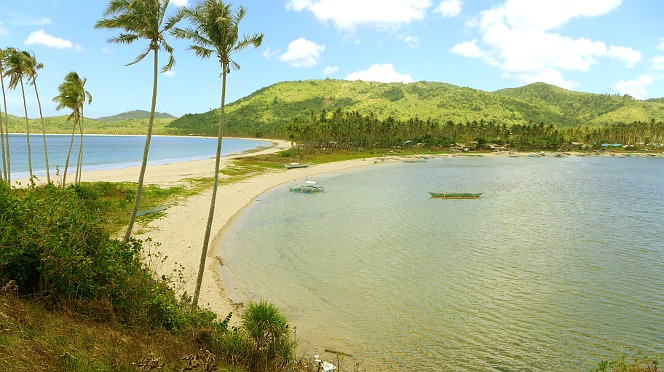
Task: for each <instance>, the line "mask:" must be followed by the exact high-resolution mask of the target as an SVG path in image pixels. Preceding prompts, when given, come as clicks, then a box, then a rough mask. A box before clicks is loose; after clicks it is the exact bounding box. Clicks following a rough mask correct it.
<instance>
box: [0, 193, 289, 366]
mask: <svg viewBox="0 0 664 372" xmlns="http://www.w3.org/2000/svg"><path fill="white" fill-rule="evenodd" d="M105 187H106V188H109V187H111V188H112V187H113V186H112V185H108V184H106V185H105ZM97 189H98V188H95V187H93V186H86V185H82V186H72V187H69V188H66V189H60V188H57V187H55V186H54V185H46V186H40V187H30V188H27V189H10V188H9V187H8V186H7V184H6V183H4V182H0V287H4V286H5V285H6V283H12V286H14V287H16V288H17V292H18V295H21V296H22V297H24V298H26V297H27V298H32V299H33V300H36V302H39V303H42V304H45V305H46V307H48V308H51V309H53V308H66V309H67V310H68V311H75V312H76V313H78V314H79V315H83V316H85V317H86V318H87V319H90V320H102V321H109V322H112V323H114V324H118V325H120V326H121V327H125V326H129V328H127V329H132V330H134V331H135V330H136V329H146V330H149V332H153V331H155V329H159V330H165V331H168V332H170V333H172V334H173V335H174V336H178V335H180V336H178V337H186V338H187V339H188V340H189V342H192V343H195V344H196V345H197V346H198V347H201V346H202V347H204V348H205V349H207V350H209V351H210V352H212V353H213V354H210V358H209V362H208V364H211V363H212V362H211V361H214V360H216V359H219V360H220V361H222V362H224V363H226V364H230V365H232V366H236V367H238V368H240V369H246V370H250V371H282V370H290V369H292V368H294V367H293V366H294V365H295V362H296V361H295V357H294V350H295V341H294V340H293V338H292V335H291V333H290V330H289V327H288V324H287V320H286V318H285V317H283V316H282V315H281V314H279V311H278V310H277V309H276V308H275V307H274V306H273V305H271V304H269V303H267V302H260V303H258V304H253V303H252V304H250V305H249V306H248V307H247V309H246V310H245V312H244V313H243V317H242V324H241V325H240V326H239V327H230V326H229V322H230V319H231V315H230V314H229V315H228V316H227V317H226V318H225V319H223V320H221V321H220V320H218V319H217V317H216V315H215V314H214V313H212V312H211V311H208V310H202V309H200V308H196V309H193V310H192V308H191V302H190V297H188V296H187V294H186V293H185V294H183V295H182V297H181V298H178V296H176V294H175V292H174V291H173V289H172V287H173V284H174V283H173V282H172V278H171V277H168V276H161V277H156V276H155V274H154V273H153V271H152V270H151V269H150V262H147V263H146V262H144V261H143V260H142V257H150V258H151V259H154V258H155V256H154V255H152V254H151V253H150V252H144V251H143V250H144V249H145V247H144V243H143V242H141V241H138V240H130V241H129V242H128V243H123V242H121V241H120V240H118V239H114V238H112V237H110V235H109V233H108V232H107V231H105V230H104V222H105V218H106V217H105V216H106V213H107V211H108V208H109V205H110V204H109V202H108V201H107V200H106V201H102V200H101V199H100V197H99V195H98V192H97V191H96V190H97ZM157 258H158V257H157ZM17 329H20V327H17ZM58 342H61V341H58ZM45 349H49V348H45ZM52 349H53V350H58V349H61V347H58V348H55V347H53V348H52ZM3 353H4V351H3ZM10 353H11V352H10ZM7 355H8V358H10V359H11V355H10V354H7ZM0 360H2V357H0ZM115 367H116V366H114V367H113V368H115Z"/></svg>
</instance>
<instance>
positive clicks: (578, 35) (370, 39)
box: [0, 0, 664, 118]
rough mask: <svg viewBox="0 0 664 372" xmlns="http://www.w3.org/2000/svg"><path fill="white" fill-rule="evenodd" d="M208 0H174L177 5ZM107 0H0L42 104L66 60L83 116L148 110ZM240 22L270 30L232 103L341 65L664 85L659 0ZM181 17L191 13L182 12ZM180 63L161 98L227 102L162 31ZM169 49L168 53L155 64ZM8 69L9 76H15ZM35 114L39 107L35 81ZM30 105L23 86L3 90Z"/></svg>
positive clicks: (655, 91) (323, 8)
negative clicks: (107, 19) (82, 81)
mask: <svg viewBox="0 0 664 372" xmlns="http://www.w3.org/2000/svg"><path fill="white" fill-rule="evenodd" d="M198 1H199V0H171V1H170V4H169V15H170V14H172V13H174V12H175V11H177V10H178V9H179V8H180V7H183V6H189V7H192V6H194V5H196V4H197V3H198ZM108 3H109V1H108V0H20V1H17V0H0V48H6V47H15V48H18V49H21V50H26V51H31V52H34V54H35V56H36V58H37V60H38V62H41V63H42V64H43V65H44V68H43V69H42V70H40V71H39V75H38V78H37V87H38V90H39V96H40V99H41V103H42V109H43V113H44V116H55V115H68V114H69V112H66V110H63V111H56V110H55V108H56V106H57V105H56V104H55V102H53V100H52V98H53V97H55V96H56V95H58V90H57V88H58V85H60V84H61V83H62V81H63V80H64V77H65V75H66V74H67V73H69V72H70V71H76V72H77V73H78V74H79V75H80V76H81V77H83V78H86V79H87V84H86V89H87V90H88V91H89V92H90V93H91V94H92V97H93V100H92V103H91V104H90V105H89V106H86V107H85V109H84V110H85V111H84V114H85V116H86V117H90V118H98V117H102V116H111V115H115V114H118V113H122V112H126V111H130V110H149V109H150V100H151V93H152V55H150V56H148V57H147V58H146V59H144V60H143V61H141V62H139V63H137V64H135V65H131V66H127V64H128V63H130V62H132V61H134V59H135V58H136V57H137V56H138V55H140V54H141V53H142V52H143V51H144V50H145V49H146V48H147V46H148V43H147V41H145V40H139V41H136V42H134V43H133V44H130V45H124V44H113V43H109V42H108V41H107V40H108V38H110V37H113V36H117V35H118V34H119V33H120V32H121V30H109V29H95V28H94V25H95V23H96V22H97V21H98V20H100V19H102V18H103V15H104V11H105V10H106V7H107V6H108ZM232 4H233V7H234V8H237V7H238V6H240V5H241V6H243V7H244V8H245V9H246V16H245V18H244V19H243V20H242V22H241V23H240V34H241V35H252V34H256V33H262V34H264V39H263V43H262V45H261V46H260V47H259V48H253V47H250V48H247V49H245V50H243V51H241V52H239V53H237V54H235V55H234V56H233V59H234V60H235V61H236V62H237V63H238V64H239V65H240V69H239V70H237V71H232V72H231V73H230V74H229V75H228V84H227V95H226V103H231V102H233V101H235V100H237V99H240V98H242V97H245V96H248V95H249V94H251V93H253V92H255V91H256V90H259V89H261V88H264V87H267V86H270V85H272V84H275V83H278V82H282V81H299V80H310V79H325V78H330V79H345V80H364V81H378V82H402V83H411V82H416V81H429V82H443V83H449V84H454V85H457V86H462V87H470V88H474V89H479V90H483V91H487V92H492V91H496V90H500V89H504V88H515V87H520V86H523V85H527V84H530V83H534V82H545V83H549V84H554V85H557V86H559V87H562V88H565V89H569V90H574V91H580V92H589V93H598V94H621V95H622V94H628V95H630V96H632V97H634V98H637V99H648V98H660V97H664V28H663V27H662V26H661V24H662V23H661V22H662V19H664V1H662V0H472V1H471V0H235V1H233V2H232ZM179 26H180V27H186V26H188V25H187V24H186V23H181V24H179ZM167 41H168V42H169V43H170V44H171V46H173V47H174V49H175V51H174V57H175V60H176V64H175V66H174V67H173V69H172V70H171V71H168V72H166V73H162V74H160V76H159V93H158V98H157V111H159V112H167V113H170V114H172V115H175V116H182V115H184V114H187V113H202V112H206V111H209V110H211V109H213V108H217V107H219V103H220V97H221V79H220V78H219V73H220V68H219V64H218V61H217V59H216V58H214V57H213V58H210V59H205V60H202V59H200V58H199V57H196V56H195V55H194V54H193V53H192V52H191V50H188V49H187V48H188V47H189V45H191V42H189V41H187V40H178V39H174V38H173V37H171V36H170V35H167ZM166 56H167V54H166V53H164V52H162V53H160V65H162V66H163V65H164V64H165V62H166ZM7 82H8V79H5V84H7ZM26 99H27V101H28V116H29V117H30V118H37V117H39V109H38V106H37V103H36V98H35V93H34V88H33V87H31V86H28V87H26ZM7 106H8V111H9V113H10V114H13V115H16V116H23V103H22V97H21V93H20V88H19V89H18V90H17V91H9V92H7Z"/></svg>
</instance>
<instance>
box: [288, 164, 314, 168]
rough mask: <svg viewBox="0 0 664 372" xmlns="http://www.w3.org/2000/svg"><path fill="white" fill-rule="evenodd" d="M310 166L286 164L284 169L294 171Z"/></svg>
mask: <svg viewBox="0 0 664 372" xmlns="http://www.w3.org/2000/svg"><path fill="white" fill-rule="evenodd" d="M310 165H311V164H300V163H288V164H284V167H286V169H296V168H306V167H308V166H310Z"/></svg>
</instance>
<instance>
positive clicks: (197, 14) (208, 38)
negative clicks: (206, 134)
mask: <svg viewBox="0 0 664 372" xmlns="http://www.w3.org/2000/svg"><path fill="white" fill-rule="evenodd" d="M231 6H232V4H224V3H223V2H222V1H221V0H203V1H202V2H201V3H199V4H198V5H196V6H195V7H194V8H193V9H190V8H185V9H184V10H183V11H182V13H183V14H184V16H185V17H186V19H187V20H188V21H189V22H190V23H191V24H192V26H193V27H188V28H185V29H180V28H176V29H174V30H173V32H172V33H173V35H174V36H175V37H178V38H184V39H190V40H191V41H192V42H193V43H194V45H192V46H190V47H189V49H190V50H192V51H193V52H194V54H195V55H197V56H199V57H201V58H209V57H210V56H211V55H213V54H215V55H216V56H217V58H218V59H219V65H220V67H221V104H220V108H219V110H220V112H219V131H218V138H217V153H216V157H215V159H216V161H215V164H214V186H213V189H212V200H211V201H210V211H209V214H208V221H207V226H206V228H205V238H204V240H203V249H202V251H201V261H200V265H199V268H198V278H197V281H196V289H195V291H194V297H193V300H192V305H193V307H194V308H195V307H196V305H197V303H198V297H199V295H200V291H201V284H202V282H203V272H204V271H205V259H206V257H207V251H208V246H209V244H210V233H211V231H212V220H213V218H214V208H215V202H216V198H217V188H218V185H219V163H220V158H221V144H222V137H223V127H224V116H225V114H224V106H225V101H226V76H227V75H228V73H229V72H230V71H231V68H233V69H236V70H237V69H239V68H240V65H238V64H237V63H236V62H235V61H233V60H232V59H231V54H233V53H235V52H239V51H241V50H242V49H244V48H246V47H248V46H254V47H256V48H258V47H259V46H260V45H261V43H262V42H263V34H254V35H251V36H243V37H242V39H240V38H239V35H238V27H239V24H240V21H242V19H243V18H244V15H245V13H246V12H245V10H244V8H243V7H242V6H240V7H239V8H238V9H237V11H235V12H233V11H232V10H231Z"/></svg>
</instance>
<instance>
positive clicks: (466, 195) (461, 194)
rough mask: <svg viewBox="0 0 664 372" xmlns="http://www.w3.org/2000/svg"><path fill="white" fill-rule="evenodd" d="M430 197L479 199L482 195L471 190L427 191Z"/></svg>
mask: <svg viewBox="0 0 664 372" xmlns="http://www.w3.org/2000/svg"><path fill="white" fill-rule="evenodd" d="M429 194H431V197H432V198H442V199H479V197H480V196H482V194H484V193H482V192H477V193H472V192H429Z"/></svg>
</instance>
